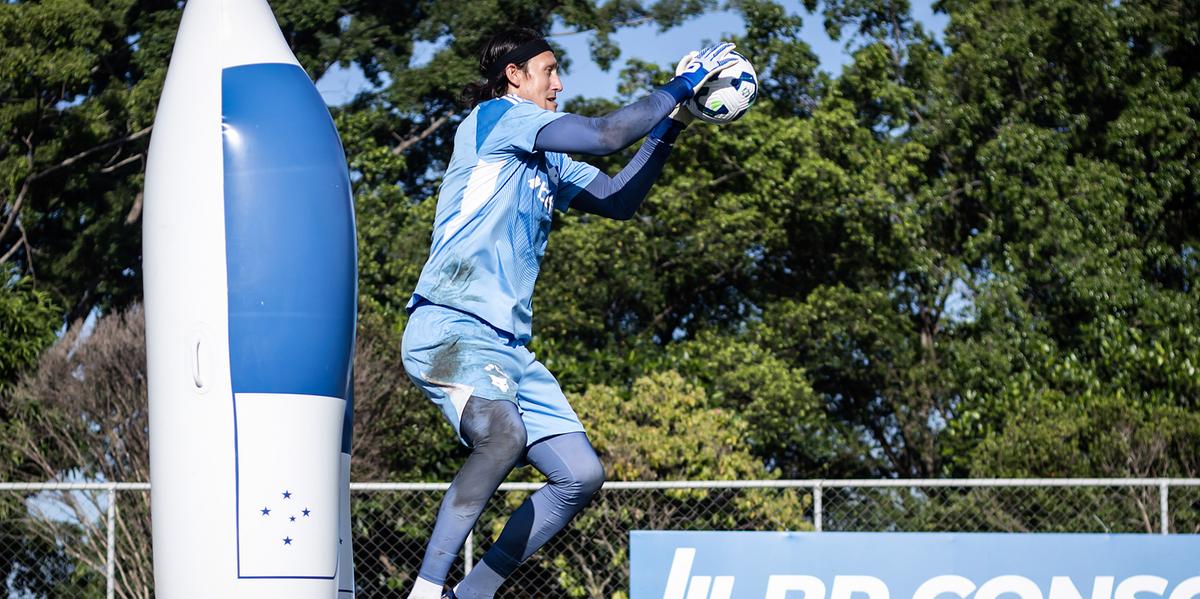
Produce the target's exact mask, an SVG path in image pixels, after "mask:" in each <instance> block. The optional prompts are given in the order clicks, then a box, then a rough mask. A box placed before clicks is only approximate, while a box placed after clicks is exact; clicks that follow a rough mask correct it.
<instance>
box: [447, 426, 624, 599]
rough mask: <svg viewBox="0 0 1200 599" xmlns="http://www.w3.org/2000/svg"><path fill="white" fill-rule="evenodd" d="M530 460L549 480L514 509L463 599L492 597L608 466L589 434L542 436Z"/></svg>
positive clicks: (463, 587)
mask: <svg viewBox="0 0 1200 599" xmlns="http://www.w3.org/2000/svg"><path fill="white" fill-rule="evenodd" d="M526 459H527V460H529V463H530V464H532V465H533V467H534V468H537V469H538V470H539V471H541V472H542V474H545V475H546V478H548V479H549V480H548V482H547V483H546V485H545V486H543V487H542V488H540V489H538V490H537V491H536V492H534V493H533V494H532V495H530V496H529V498H528V499H526V500H525V502H524V503H522V504H521V506H520V507H519V508H517V511H515V512H513V515H512V517H510V518H509V520H508V523H507V524H505V525H504V531H503V532H501V533H500V538H499V539H497V540H496V542H495V543H494V544H493V545H492V546H491V548H489V549H488V551H487V553H486V554H484V556H483V559H482V560H480V562H479V563H478V564H477V565H476V566H475V568H474V569H473V570H471V573H470V574H467V577H466V578H464V579H463V581H462V583H460V584H459V585H458V588H457V589H455V592H456V593H457V595H458V598H459V599H491V597H492V596H493V595H495V593H496V589H498V588H500V584H501V583H503V582H504V580H505V579H506V578H508V576H509V575H510V574H512V572H513V570H516V569H517V566H519V565H521V563H522V562H524V561H525V560H526V559H528V558H529V556H530V555H533V552H535V551H537V550H538V548H540V547H541V546H542V545H545V544H546V541H549V540H550V538H551V537H553V536H554V535H555V534H556V533H558V531H560V530H562V529H563V527H564V526H566V525H567V523H568V522H570V521H571V519H572V518H574V517H575V515H576V514H578V513H579V512H580V510H582V509H583V508H584V506H586V505H587V504H588V502H589V501H591V499H592V496H593V495H594V494H595V493H596V491H598V490H599V489H600V486H601V485H602V484H604V466H603V465H601V464H600V459H599V458H598V457H596V450H595V449H593V448H592V444H591V443H590V442H589V441H588V438H587V435H585V434H583V433H566V434H562V435H558V436H555V437H549V438H546V439H542V440H541V441H538V442H537V443H534V444H533V445H532V446H530V447H529V450H528V452H527V453H526Z"/></svg>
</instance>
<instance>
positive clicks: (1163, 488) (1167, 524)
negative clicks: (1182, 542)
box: [1158, 480, 1171, 535]
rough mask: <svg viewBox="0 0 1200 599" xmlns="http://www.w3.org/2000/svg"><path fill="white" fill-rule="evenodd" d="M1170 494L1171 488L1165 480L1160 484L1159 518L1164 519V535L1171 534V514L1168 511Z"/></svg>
mask: <svg viewBox="0 0 1200 599" xmlns="http://www.w3.org/2000/svg"><path fill="white" fill-rule="evenodd" d="M1169 493H1170V486H1168V485H1167V481H1165V480H1164V481H1159V483H1158V513H1159V517H1160V518H1162V534H1164V535H1166V534H1171V518H1170V512H1168V511H1167V510H1168V509H1169V508H1168V507H1167V498H1168V494H1169Z"/></svg>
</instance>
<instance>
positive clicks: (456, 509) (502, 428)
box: [420, 397, 604, 591]
mask: <svg viewBox="0 0 1200 599" xmlns="http://www.w3.org/2000/svg"><path fill="white" fill-rule="evenodd" d="M459 425H460V426H459V429H460V431H461V432H462V434H463V438H464V439H466V440H467V442H468V443H470V444H471V447H472V449H471V455H470V456H468V457H467V461H466V463H464V464H463V467H462V470H460V471H459V472H458V474H457V475H456V476H455V477H454V481H453V482H452V483H450V489H449V490H447V491H446V496H445V498H444V499H443V500H442V505H441V508H440V509H439V510H438V516H437V522H436V523H435V524H434V527H433V534H432V536H431V537H430V539H429V546H428V548H427V549H426V551H425V559H424V561H423V562H422V563H421V572H420V576H421V578H424V579H425V580H428V581H431V582H434V583H438V584H444V583H445V581H446V578H447V576H448V575H449V573H450V567H451V565H452V564H453V563H454V560H455V558H456V557H458V553H459V551H460V550H461V549H462V546H463V543H464V542H465V541H466V538H467V534H468V533H469V532H470V530H471V528H472V527H474V526H475V522H476V521H477V520H478V519H479V514H480V513H481V512H482V511H483V508H484V507H485V506H486V505H487V502H488V500H489V499H490V498H491V497H492V495H493V494H494V493H495V492H496V489H497V488H498V487H499V486H500V483H501V482H502V481H503V480H504V479H505V477H507V476H508V473H509V472H510V471H511V470H512V469H513V467H514V466H516V464H517V463H518V462H519V461H520V459H521V458H522V457H524V458H525V459H526V461H528V462H529V463H530V464H531V465H532V466H533V467H534V468H537V469H538V470H539V471H540V472H541V473H542V474H544V475H546V477H547V479H548V480H547V482H546V484H545V486H543V487H542V488H540V489H538V490H537V491H536V492H534V493H533V494H532V495H530V496H529V498H527V499H526V500H525V502H524V503H522V504H521V506H520V507H518V508H517V510H516V511H515V512H513V515H512V516H511V517H510V518H509V520H508V523H507V524H506V525H505V526H504V530H503V532H501V533H500V537H499V538H498V539H497V540H496V542H495V543H494V544H492V546H491V548H489V549H488V551H487V553H486V554H485V555H484V556H483V563H482V564H480V566H481V567H479V568H476V569H475V570H472V575H476V574H478V575H479V577H483V576H486V575H488V574H494V575H498V576H499V577H500V578H501V579H502V578H505V577H507V576H508V575H509V574H511V573H512V572H513V570H515V569H516V568H517V566H519V565H521V563H522V562H524V561H525V560H526V559H528V558H529V556H530V555H532V554H533V553H534V552H535V551H537V550H538V548H540V547H541V546H542V545H544V544H545V543H546V541H548V540H550V538H551V537H553V536H554V535H555V534H556V533H557V532H558V531H560V530H562V528H563V527H564V526H566V524H567V523H568V522H570V521H571V519H572V518H574V517H575V515H576V514H578V513H579V512H580V510H582V509H583V508H584V506H586V505H587V503H588V502H589V501H591V498H592V495H594V494H595V493H596V491H597V490H599V489H600V486H601V485H602V484H603V482H604V467H603V466H602V465H601V464H600V459H599V458H598V457H596V451H595V450H594V449H593V448H592V445H591V443H590V442H588V439H587V436H586V435H584V434H583V433H567V434H563V435H557V436H554V437H549V438H546V439H542V440H539V441H538V442H536V443H534V444H533V445H531V446H529V447H528V448H526V447H525V441H526V436H525V425H524V424H522V422H521V415H520V413H519V412H518V411H517V406H516V405H515V404H513V403H512V402H509V401H493V400H487V399H482V398H477V397H472V398H471V399H470V400H468V401H467V405H466V406H465V408H464V409H463V414H462V420H461V421H460V423H459ZM485 565H486V568H484V567H483V566H485ZM472 578H473V576H468V577H467V579H466V580H464V581H463V585H462V586H460V589H463V590H464V591H465V590H467V589H465V588H463V587H470V586H471V585H472V582H473V581H472ZM478 582H479V583H480V585H479V586H484V587H487V586H490V585H489V584H488V583H489V581H483V580H480V581H478ZM493 590H494V589H493Z"/></svg>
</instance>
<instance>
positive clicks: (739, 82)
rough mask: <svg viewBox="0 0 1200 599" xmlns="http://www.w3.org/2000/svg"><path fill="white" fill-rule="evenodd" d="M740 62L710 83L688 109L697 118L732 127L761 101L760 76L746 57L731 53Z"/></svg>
mask: <svg viewBox="0 0 1200 599" xmlns="http://www.w3.org/2000/svg"><path fill="white" fill-rule="evenodd" d="M729 55H730V56H734V57H736V58H737V62H735V63H733V64H732V65H729V66H728V67H727V68H726V69H725V70H723V71H721V72H720V73H717V75H716V76H715V77H713V78H712V79H709V80H708V82H707V83H705V84H704V85H703V86H702V87H701V88H700V91H698V92H696V96H695V97H694V98H692V99H691V100H689V101H688V103H687V107H688V110H690V111H691V113H692V114H694V115H696V118H698V119H700V120H702V121H705V122H708V123H715V124H717V125H724V124H725V123H732V122H733V121H736V120H738V119H740V118H742V115H743V114H746V111H747V110H749V109H750V105H751V104H754V100H755V98H757V97H758V74H757V73H755V72H754V65H752V64H750V61H749V60H746V57H745V56H742V55H741V54H738V53H737V52H730V53H729Z"/></svg>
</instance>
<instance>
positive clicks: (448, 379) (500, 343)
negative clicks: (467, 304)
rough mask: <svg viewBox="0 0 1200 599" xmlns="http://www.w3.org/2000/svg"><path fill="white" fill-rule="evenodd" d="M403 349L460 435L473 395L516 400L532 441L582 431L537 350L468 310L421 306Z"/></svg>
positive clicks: (407, 366) (417, 379)
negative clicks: (519, 342)
mask: <svg viewBox="0 0 1200 599" xmlns="http://www.w3.org/2000/svg"><path fill="white" fill-rule="evenodd" d="M401 355H402V356H403V358H404V370H405V371H407V372H408V376H409V377H410V378H412V380H413V382H414V383H416V384H417V386H418V387H420V388H421V390H422V391H424V392H425V395H426V396H427V397H429V399H430V400H432V401H433V403H435V404H437V405H438V407H440V408H441V409H442V414H444V415H445V416H446V419H447V420H449V421H450V425H451V426H453V427H454V432H455V433H457V434H458V436H459V439H462V431H461V430H460V429H459V419H460V418H461V417H462V412H463V408H464V407H465V406H466V404H467V399H469V398H470V397H471V396H475V397H481V398H483V399H490V400H498V401H511V402H513V403H515V404H517V410H518V411H519V412H520V413H521V420H522V421H523V422H524V423H525V432H526V435H527V439H528V441H527V444H528V445H532V444H533V443H535V442H536V441H539V440H541V439H545V438H546V437H553V436H554V435H561V434H563V433H573V432H582V431H583V424H582V423H580V422H579V417H578V416H576V415H575V410H573V409H571V405H570V404H568V403H567V397H566V396H565V395H563V392H562V389H561V388H559V386H558V381H557V380H555V379H554V375H552V374H550V371H549V370H546V367H545V366H543V365H542V363H541V362H538V361H537V360H536V359H535V358H534V356H533V352H531V351H529V349H528V348H526V347H525V346H524V345H520V344H518V343H516V342H515V341H513V340H512V337H511V336H509V335H506V334H503V333H502V332H501V331H498V330H496V329H494V328H492V327H491V326H490V325H488V324H487V323H485V322H484V321H482V320H479V319H478V318H475V317H473V316H471V315H470V314H467V313H466V312H460V311H458V310H453V309H450V308H446V307H444V306H439V305H437V304H422V305H420V306H418V307H417V308H416V309H415V310H414V311H413V313H412V315H411V316H409V319H408V326H407V327H405V329H404V343H403V345H402V347H401ZM463 442H464V443H466V441H465V440H463Z"/></svg>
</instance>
